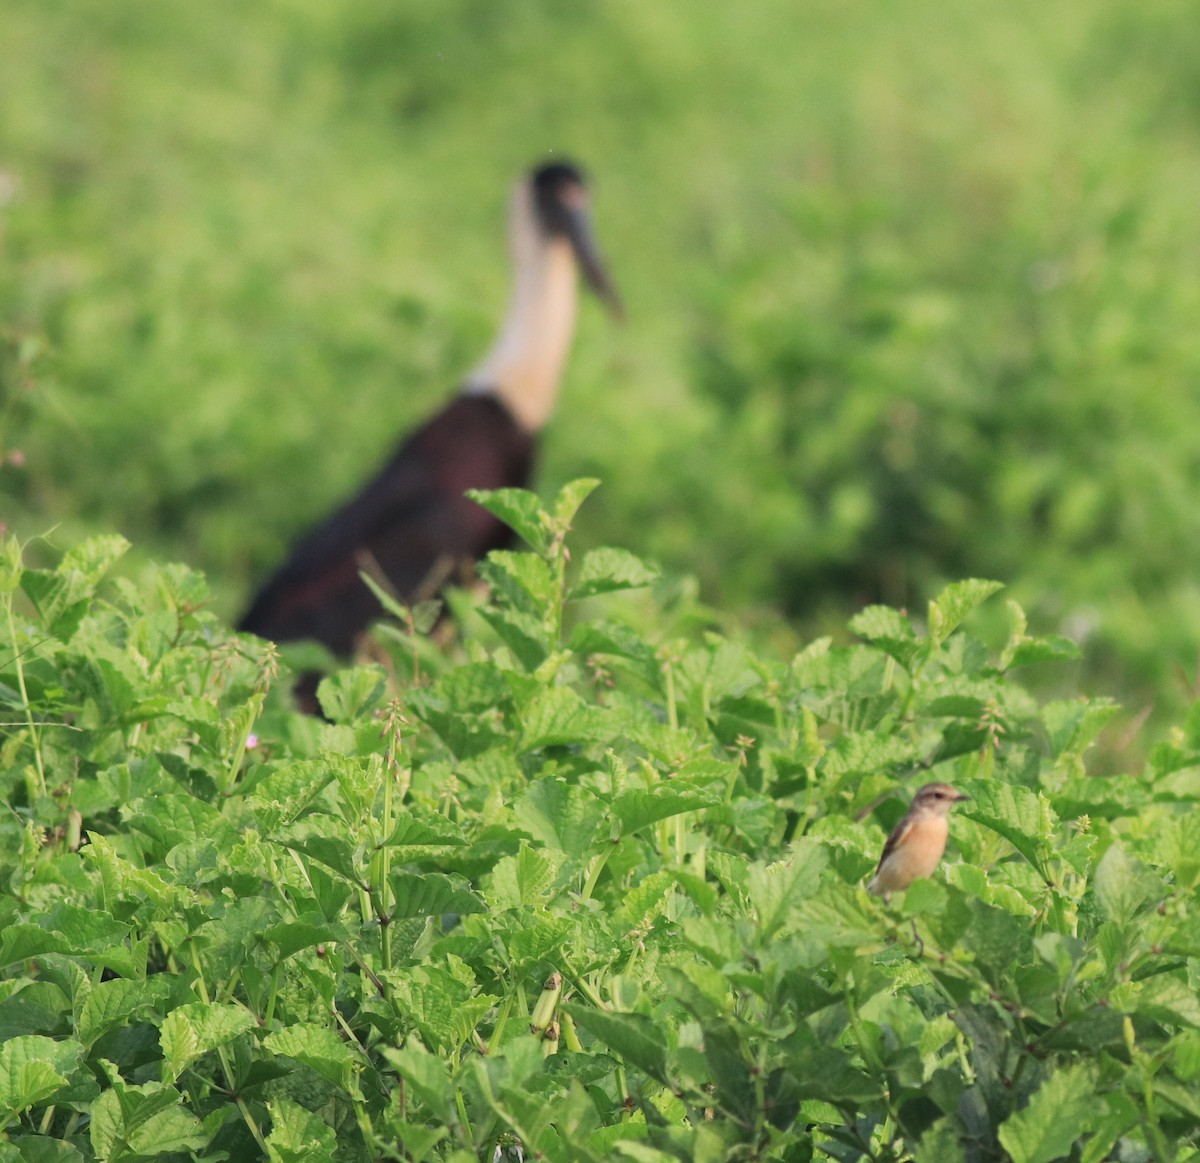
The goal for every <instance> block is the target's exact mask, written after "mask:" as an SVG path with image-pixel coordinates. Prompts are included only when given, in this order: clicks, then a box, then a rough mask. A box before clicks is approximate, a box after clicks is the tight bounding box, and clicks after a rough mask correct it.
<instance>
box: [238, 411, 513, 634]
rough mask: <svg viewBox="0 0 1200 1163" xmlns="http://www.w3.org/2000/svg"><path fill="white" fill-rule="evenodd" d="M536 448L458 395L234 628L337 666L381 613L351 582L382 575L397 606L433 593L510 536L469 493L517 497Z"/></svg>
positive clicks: (318, 532) (509, 424)
mask: <svg viewBox="0 0 1200 1163" xmlns="http://www.w3.org/2000/svg"><path fill="white" fill-rule="evenodd" d="M534 452H535V438H534V436H533V434H531V433H529V432H526V431H525V430H524V429H522V428H521V427H520V426H519V425H518V424H517V422H516V421H515V420H514V419H513V417H512V415H511V414H510V413H509V411H508V409H507V408H506V407H505V406H504V404H503V403H501V402H500V401H499V400H497V399H495V398H494V397H491V396H486V395H470V396H459V397H457V398H456V399H454V400H453V401H452V402H451V403H450V404H448V405H447V406H446V407H445V408H444V409H443V410H442V411H441V412H439V413H438V414H437V415H436V416H434V417H433V419H431V420H429V421H428V422H427V423H425V424H424V425H423V426H422V427H420V428H418V429H417V430H416V431H415V432H414V433H412V434H411V435H410V436H409V437H408V438H407V439H406V440H405V441H404V443H403V444H402V445H401V446H400V448H399V449H398V450H397V451H396V453H395V455H394V456H393V457H392V458H391V460H389V461H388V462H387V464H385V465H384V467H383V468H382V469H381V470H380V472H379V473H378V474H377V475H376V476H375V477H374V479H373V480H371V481H370V482H369V483H368V484H367V485H366V487H365V488H364V489H363V490H362V491H361V492H360V493H359V494H358V496H356V497H355V498H354V499H353V500H351V501H349V502H347V503H346V504H345V505H343V506H342V507H341V508H340V509H338V510H337V511H336V512H334V513H333V514H332V515H331V516H330V517H328V518H327V519H326V520H325V521H323V522H322V523H321V524H320V525H318V526H317V527H316V528H315V529H312V530H311V531H310V532H309V533H307V534H306V535H305V536H304V537H303V538H301V540H300V541H299V542H298V543H297V544H296V546H295V547H294V548H293V550H292V553H291V555H290V557H289V558H288V560H287V561H286V562H285V563H284V564H283V565H282V566H281V567H280V568H279V569H278V570H277V571H276V573H275V574H274V576H273V577H272V578H271V579H270V580H269V581H268V582H267V584H266V585H265V586H264V587H263V589H262V590H261V592H260V593H259V594H258V596H257V598H255V600H254V603H253V605H252V606H251V607H250V610H249V612H248V613H247V614H246V616H245V617H244V618H243V619H242V621H241V624H240V626H239V629H241V630H246V631H249V632H251V633H253V634H257V635H259V636H260V637H263V638H269V639H271V640H272V641H275V642H287V641H292V640H295V639H300V638H312V639H316V640H317V641H318V642H322V643H324V645H326V646H327V647H328V648H329V649H330V650H331V651H333V652H334V653H335V654H338V655H341V656H347V655H349V654H350V653H351V652H352V651H353V649H354V644H355V641H356V639H357V638H358V636H359V635H360V634H361V633H362V632H363V631H364V630H365V629H366V628H367V626H368V625H369V624H370V623H371V622H372V621H373V620H374V619H376V618H377V617H379V615H380V612H381V611H380V606H379V603H378V601H377V600H376V598H375V596H374V595H373V594H372V593H371V591H370V590H369V589H368V588H367V586H366V585H365V584H364V582H363V580H362V578H361V577H360V576H359V574H360V571H363V570H366V571H367V572H368V573H374V572H376V571H382V573H383V574H384V575H385V576H386V577H387V579H388V582H389V584H390V585H391V587H392V589H393V590H394V591H395V593H396V594H397V595H398V596H399V597H400V599H401V600H402V601H405V602H411V601H414V600H416V599H418V598H421V597H427V596H431V594H432V593H433V592H436V589H437V582H438V581H439V580H444V578H445V576H446V574H447V573H453V572H455V571H457V570H459V569H461V567H462V566H463V565H464V564H465V563H467V562H474V561H476V560H478V559H479V558H481V557H483V556H485V555H486V554H487V553H489V552H490V551H491V550H493V549H499V548H502V547H503V546H505V545H508V544H509V543H510V542H511V537H512V535H511V533H510V531H509V530H508V529H507V527H506V526H504V525H503V524H501V523H500V522H499V521H498V520H496V518H495V517H493V516H492V515H491V514H490V513H489V512H488V511H487V510H486V509H484V508H482V507H481V506H479V505H477V504H475V502H474V501H471V500H468V499H467V498H466V497H465V496H464V495H463V493H464V492H465V491H466V490H467V489H497V488H525V487H527V486H528V484H529V481H530V477H531V475H532V472H533V465H534Z"/></svg>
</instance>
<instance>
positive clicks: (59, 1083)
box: [0, 1034, 83, 1116]
mask: <svg viewBox="0 0 1200 1163" xmlns="http://www.w3.org/2000/svg"><path fill="white" fill-rule="evenodd" d="M82 1055H83V1047H82V1046H81V1045H80V1044H79V1043H78V1042H75V1041H69V1040H68V1041H61V1042H60V1041H55V1040H54V1039H53V1038H44V1037H42V1036H41V1035H38V1034H23V1035H19V1036H18V1037H15V1038H8V1039H7V1040H6V1041H4V1042H3V1043H0V1114H2V1115H5V1116H9V1115H15V1114H18V1113H19V1112H20V1111H23V1110H25V1109H27V1108H28V1107H31V1106H33V1105H35V1104H36V1103H40V1102H44V1101H45V1100H46V1099H48V1098H49V1097H50V1096H51V1095H53V1094H56V1093H58V1091H60V1090H62V1088H63V1087H64V1086H66V1085H67V1083H68V1080H69V1078H70V1075H71V1073H72V1072H73V1071H74V1070H76V1069H77V1068H78V1066H79V1062H80V1059H81V1057H82Z"/></svg>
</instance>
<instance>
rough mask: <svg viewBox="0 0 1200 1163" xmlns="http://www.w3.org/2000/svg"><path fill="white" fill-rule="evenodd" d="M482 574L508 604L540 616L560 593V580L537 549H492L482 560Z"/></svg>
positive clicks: (538, 617)
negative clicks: (524, 550) (535, 550)
mask: <svg viewBox="0 0 1200 1163" xmlns="http://www.w3.org/2000/svg"><path fill="white" fill-rule="evenodd" d="M479 575H480V577H482V578H483V580H484V581H485V582H487V584H488V585H489V586H490V587H491V589H492V592H493V593H494V594H496V595H497V596H499V597H501V598H502V599H503V601H504V603H505V604H507V605H511V606H513V607H514V608H516V609H518V610H520V611H522V612H523V613H525V614H529V615H531V616H532V617H534V618H536V619H539V620H540V619H542V618H544V617H545V614H546V611H547V610H548V609H549V608H550V606H551V604H552V603H553V602H554V600H555V598H556V597H557V596H558V581H557V580H556V578H555V577H554V574H553V573H552V572H551V569H550V566H549V565H548V564H547V563H546V561H545V559H544V558H541V557H538V555H537V554H536V553H509V552H508V551H506V550H503V549H497V550H493V551H492V552H491V553H489V554H488V557H487V560H486V561H483V562H480V564H479Z"/></svg>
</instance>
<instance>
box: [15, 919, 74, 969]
mask: <svg viewBox="0 0 1200 1163" xmlns="http://www.w3.org/2000/svg"><path fill="white" fill-rule="evenodd" d="M73 952H75V950H74V949H72V948H71V943H70V941H68V940H67V938H66V937H65V936H63V934H61V933H53V932H49V931H47V930H46V929H43V928H42V927H41V925H31V924H25V923H22V924H17V925H9V926H8V927H7V928H6V929H5V930H4V932H3V934H2V935H0V968H2V967H4V966H8V965H12V964H14V963H15V962H17V961H28V960H29V959H30V958H31V957H41V956H43V955H44V954H46V953H73Z"/></svg>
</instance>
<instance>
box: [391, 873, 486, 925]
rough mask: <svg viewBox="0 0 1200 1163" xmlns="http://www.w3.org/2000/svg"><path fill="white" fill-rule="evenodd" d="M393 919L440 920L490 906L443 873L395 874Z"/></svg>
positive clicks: (393, 878) (393, 877) (392, 876)
mask: <svg viewBox="0 0 1200 1163" xmlns="http://www.w3.org/2000/svg"><path fill="white" fill-rule="evenodd" d="M388 887H389V888H390V889H391V891H392V900H393V906H392V916H393V917H396V918H400V917H438V916H442V915H443V914H445V913H459V914H467V913H483V912H486V911H487V907H488V906H487V905H486V904H485V903H484V902H483V901H482V900H480V898H479V897H478V896H476V895H475V893H473V892H472V891H471V890H470V889H469V888H467V887H466V885H464V884H459V883H456V882H455V881H453V880H451V879H450V877H448V876H443V875H441V874H440V873H435V872H427V873H413V872H394V873H392V875H391V876H390V877H389V878H388Z"/></svg>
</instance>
